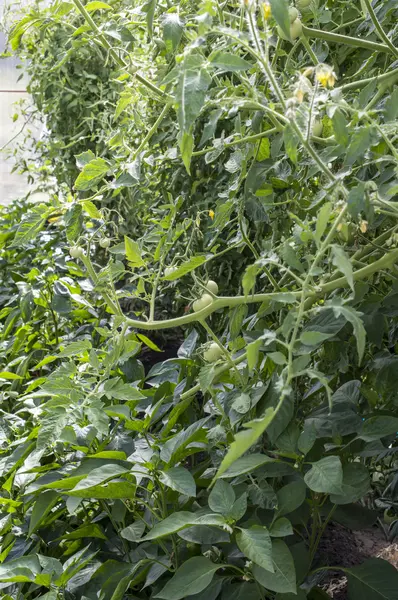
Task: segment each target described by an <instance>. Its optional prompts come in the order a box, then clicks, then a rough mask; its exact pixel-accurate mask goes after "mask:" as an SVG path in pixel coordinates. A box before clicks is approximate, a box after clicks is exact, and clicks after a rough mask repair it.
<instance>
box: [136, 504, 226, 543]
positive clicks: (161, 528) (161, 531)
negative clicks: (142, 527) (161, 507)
mask: <svg viewBox="0 0 398 600" xmlns="http://www.w3.org/2000/svg"><path fill="white" fill-rule="evenodd" d="M193 525H214V526H216V527H223V526H224V525H225V519H224V518H223V517H222V516H221V515H217V514H211V513H209V514H195V513H191V512H188V511H181V512H176V513H173V514H171V515H169V516H168V517H166V518H165V519H163V521H160V522H159V523H156V525H154V526H153V527H152V529H151V531H150V532H149V533H147V534H146V535H145V536H144V537H143V538H142V539H141V541H143V542H144V541H148V540H156V539H158V538H161V537H165V536H167V535H171V534H173V533H177V531H180V529H185V528H186V527H192V526H193Z"/></svg>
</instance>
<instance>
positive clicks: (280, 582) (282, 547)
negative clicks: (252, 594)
mask: <svg viewBox="0 0 398 600" xmlns="http://www.w3.org/2000/svg"><path fill="white" fill-rule="evenodd" d="M272 564H273V567H274V572H273V573H271V572H270V571H266V570H265V569H263V568H262V567H259V566H257V565H256V564H255V565H253V568H252V572H253V575H254V577H255V579H256V580H257V581H258V582H259V583H260V584H261V585H262V586H263V587H265V588H266V589H267V590H271V591H273V592H291V593H293V594H295V593H296V570H295V567H294V562H293V556H292V554H291V552H290V550H289V548H288V547H287V545H286V544H285V542H283V541H282V540H278V539H275V540H272Z"/></svg>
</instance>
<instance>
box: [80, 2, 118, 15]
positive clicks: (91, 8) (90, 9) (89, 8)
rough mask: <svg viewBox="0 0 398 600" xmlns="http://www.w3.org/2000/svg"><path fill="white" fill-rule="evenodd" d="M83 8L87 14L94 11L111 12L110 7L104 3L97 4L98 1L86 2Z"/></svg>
mask: <svg viewBox="0 0 398 600" xmlns="http://www.w3.org/2000/svg"><path fill="white" fill-rule="evenodd" d="M84 8H85V9H86V11H87V12H94V11H95V10H112V6H109V4H107V3H106V2H99V0H94V1H93V2H88V3H87V4H86V5H85V7H84Z"/></svg>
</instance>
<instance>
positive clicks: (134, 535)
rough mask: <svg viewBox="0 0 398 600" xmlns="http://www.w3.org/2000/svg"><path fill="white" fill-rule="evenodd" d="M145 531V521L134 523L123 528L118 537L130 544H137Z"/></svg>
mask: <svg viewBox="0 0 398 600" xmlns="http://www.w3.org/2000/svg"><path fill="white" fill-rule="evenodd" d="M144 531H145V521H135V522H134V523H133V524H132V525H129V526H128V527H125V528H124V529H122V531H121V532H120V535H121V536H122V537H123V538H125V539H126V540H129V541H130V542H138V540H139V539H141V538H142V535H143V533H144Z"/></svg>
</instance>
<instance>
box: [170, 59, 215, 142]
mask: <svg viewBox="0 0 398 600" xmlns="http://www.w3.org/2000/svg"><path fill="white" fill-rule="evenodd" d="M195 60H196V63H194V64H192V63H190V62H188V61H185V62H184V64H183V66H182V68H181V72H180V77H179V80H178V85H177V89H176V100H177V108H178V110H177V116H178V123H179V126H180V131H181V132H182V133H190V132H191V127H192V125H193V124H194V122H195V120H196V119H197V117H198V116H199V113H200V111H201V109H202V107H203V105H204V103H205V98H206V92H207V89H208V87H209V85H210V83H211V77H210V75H209V74H208V73H207V71H206V69H205V68H204V67H201V66H200V62H202V59H201V57H199V56H197V55H195ZM199 61H200V62H199Z"/></svg>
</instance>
